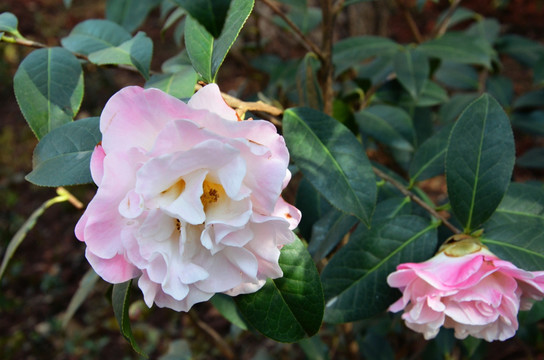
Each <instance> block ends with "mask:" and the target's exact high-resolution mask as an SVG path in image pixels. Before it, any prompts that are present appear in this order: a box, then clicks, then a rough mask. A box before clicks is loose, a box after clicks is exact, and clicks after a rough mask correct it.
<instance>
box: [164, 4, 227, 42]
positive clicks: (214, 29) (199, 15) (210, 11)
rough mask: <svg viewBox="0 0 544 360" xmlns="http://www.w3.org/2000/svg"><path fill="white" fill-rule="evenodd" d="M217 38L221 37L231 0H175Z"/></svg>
mask: <svg viewBox="0 0 544 360" xmlns="http://www.w3.org/2000/svg"><path fill="white" fill-rule="evenodd" d="M173 1H174V3H175V4H176V5H178V6H181V7H182V8H184V9H185V10H186V11H187V12H188V13H189V14H190V15H191V16H192V17H193V18H194V19H195V20H196V21H198V22H199V23H200V25H202V26H204V28H205V29H206V30H207V31H208V32H209V33H210V34H211V35H212V36H213V37H215V38H217V37H219V35H220V34H221V30H222V29H223V25H224V24H225V19H226V17H227V12H228V10H229V6H230V3H231V0H173Z"/></svg>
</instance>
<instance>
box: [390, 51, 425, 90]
mask: <svg viewBox="0 0 544 360" xmlns="http://www.w3.org/2000/svg"><path fill="white" fill-rule="evenodd" d="M394 66H395V72H396V74H397V80H398V81H399V82H400V83H401V84H402V86H404V88H405V89H406V90H407V91H408V93H409V94H410V95H411V96H412V97H413V98H414V99H417V98H418V97H419V94H420V93H421V91H422V90H423V87H424V85H425V82H426V81H427V78H428V77H429V72H430V67H429V59H428V58H427V56H426V55H425V54H424V53H423V52H422V51H420V50H418V49H417V48H410V49H404V50H402V51H399V52H398V53H397V54H396V55H395V60H394Z"/></svg>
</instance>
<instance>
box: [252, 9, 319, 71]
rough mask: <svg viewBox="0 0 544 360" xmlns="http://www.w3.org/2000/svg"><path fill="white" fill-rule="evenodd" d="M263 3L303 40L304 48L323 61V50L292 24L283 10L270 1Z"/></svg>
mask: <svg viewBox="0 0 544 360" xmlns="http://www.w3.org/2000/svg"><path fill="white" fill-rule="evenodd" d="M262 2H263V3H264V4H265V5H266V6H268V7H269V8H270V9H271V10H272V11H273V12H274V13H275V14H276V15H278V16H279V17H280V18H282V20H283V21H285V23H286V24H287V25H289V27H290V28H291V29H292V30H293V31H294V32H295V34H296V35H297V36H298V37H299V39H300V40H301V42H302V45H304V47H306V48H307V49H308V50H309V51H311V52H313V53H315V54H316V55H317V56H318V57H319V59H320V60H321V61H323V59H324V56H323V53H322V51H321V49H320V48H319V47H318V46H317V45H316V44H315V43H314V42H313V41H312V40H310V38H308V37H307V36H306V35H304V34H303V33H302V30H300V29H299V27H298V26H297V25H296V24H295V23H294V22H292V21H291V19H289V18H288V17H287V15H285V14H284V13H283V11H281V9H280V8H279V7H278V6H277V5H276V4H274V3H273V2H271V1H270V0H262Z"/></svg>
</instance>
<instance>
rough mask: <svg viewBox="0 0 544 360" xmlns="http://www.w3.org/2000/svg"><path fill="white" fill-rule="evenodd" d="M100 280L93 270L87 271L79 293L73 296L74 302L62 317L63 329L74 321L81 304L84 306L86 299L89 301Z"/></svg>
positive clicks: (80, 283) (71, 301)
mask: <svg viewBox="0 0 544 360" xmlns="http://www.w3.org/2000/svg"><path fill="white" fill-rule="evenodd" d="M99 278H100V277H99V276H98V275H97V274H96V273H95V272H94V270H93V269H92V268H90V269H89V270H87V272H86V273H85V275H83V278H82V279H81V281H80V282H79V287H78V288H77V291H76V292H75V294H74V296H72V300H70V304H68V308H67V309H66V312H65V313H64V314H63V316H62V328H63V329H66V326H67V325H68V322H70V319H72V317H73V316H74V314H75V313H76V311H77V309H79V307H80V306H81V304H83V302H84V301H85V299H87V297H88V296H89V294H90V293H91V292H92V291H93V289H94V285H95V284H96V281H97V280H98V279H99Z"/></svg>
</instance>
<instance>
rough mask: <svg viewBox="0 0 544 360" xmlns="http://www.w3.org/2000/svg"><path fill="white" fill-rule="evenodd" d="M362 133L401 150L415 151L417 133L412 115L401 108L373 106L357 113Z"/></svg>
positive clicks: (356, 119)
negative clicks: (414, 144)
mask: <svg viewBox="0 0 544 360" xmlns="http://www.w3.org/2000/svg"><path fill="white" fill-rule="evenodd" d="M355 121H356V122H357V125H359V128H360V129H361V133H363V134H365V135H369V136H372V137H373V138H375V139H376V140H378V141H379V142H381V143H383V144H385V145H388V146H391V147H393V148H396V149H399V150H406V151H413V150H414V146H413V143H414V141H415V133H414V128H413V125H412V120H411V119H410V115H408V113H407V112H406V111H404V110H402V109H401V108H400V107H395V106H389V105H373V106H370V107H368V108H366V109H364V110H362V111H359V112H357V113H355Z"/></svg>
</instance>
